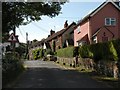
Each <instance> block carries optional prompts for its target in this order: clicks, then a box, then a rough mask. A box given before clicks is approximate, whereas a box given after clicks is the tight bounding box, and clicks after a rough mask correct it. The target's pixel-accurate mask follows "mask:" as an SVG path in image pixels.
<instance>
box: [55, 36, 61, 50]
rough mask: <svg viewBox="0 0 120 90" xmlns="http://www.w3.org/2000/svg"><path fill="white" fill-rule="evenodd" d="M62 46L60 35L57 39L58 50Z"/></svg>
mask: <svg viewBox="0 0 120 90" xmlns="http://www.w3.org/2000/svg"><path fill="white" fill-rule="evenodd" d="M59 48H62V37H61V36H58V37H57V41H56V50H57V49H59Z"/></svg>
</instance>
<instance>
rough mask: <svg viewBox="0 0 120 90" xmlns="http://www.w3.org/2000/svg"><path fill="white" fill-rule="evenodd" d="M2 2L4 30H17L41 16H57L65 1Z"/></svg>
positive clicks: (5, 31)
mask: <svg viewBox="0 0 120 90" xmlns="http://www.w3.org/2000/svg"><path fill="white" fill-rule="evenodd" d="M50 1H51V0H48V1H47V0H45V2H2V25H3V28H2V30H3V31H2V32H3V34H4V35H5V33H8V32H9V31H11V30H13V31H15V28H16V27H19V26H20V25H27V24H29V23H30V22H32V21H39V20H41V16H45V15H46V16H49V17H51V18H52V17H55V16H57V15H59V14H60V13H61V12H60V11H61V5H63V4H64V3H65V2H60V0H58V1H59V2H52V1H51V2H50Z"/></svg>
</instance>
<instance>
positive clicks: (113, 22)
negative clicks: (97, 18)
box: [105, 18, 116, 26]
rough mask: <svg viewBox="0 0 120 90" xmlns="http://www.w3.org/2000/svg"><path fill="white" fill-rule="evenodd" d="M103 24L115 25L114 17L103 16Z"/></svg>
mask: <svg viewBox="0 0 120 90" xmlns="http://www.w3.org/2000/svg"><path fill="white" fill-rule="evenodd" d="M105 25H107V26H114V25H116V18H105Z"/></svg>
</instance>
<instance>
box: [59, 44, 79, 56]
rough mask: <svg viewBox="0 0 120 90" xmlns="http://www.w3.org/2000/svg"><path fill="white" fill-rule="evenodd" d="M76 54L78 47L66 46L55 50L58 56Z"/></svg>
mask: <svg viewBox="0 0 120 90" xmlns="http://www.w3.org/2000/svg"><path fill="white" fill-rule="evenodd" d="M77 54H78V47H72V46H71V47H67V48H63V49H59V50H57V56H58V57H65V58H71V57H75V56H76V55H77Z"/></svg>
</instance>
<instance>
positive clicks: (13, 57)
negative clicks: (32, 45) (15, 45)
mask: <svg viewBox="0 0 120 90" xmlns="http://www.w3.org/2000/svg"><path fill="white" fill-rule="evenodd" d="M23 70H24V67H23V63H22V61H21V60H19V58H18V57H17V53H12V52H9V53H6V54H5V56H4V58H3V59H2V79H3V87H4V86H5V85H7V84H8V83H10V82H11V81H13V80H14V79H15V78H16V77H17V76H18V75H19V74H20V73H21V72H22V71H23Z"/></svg>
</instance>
